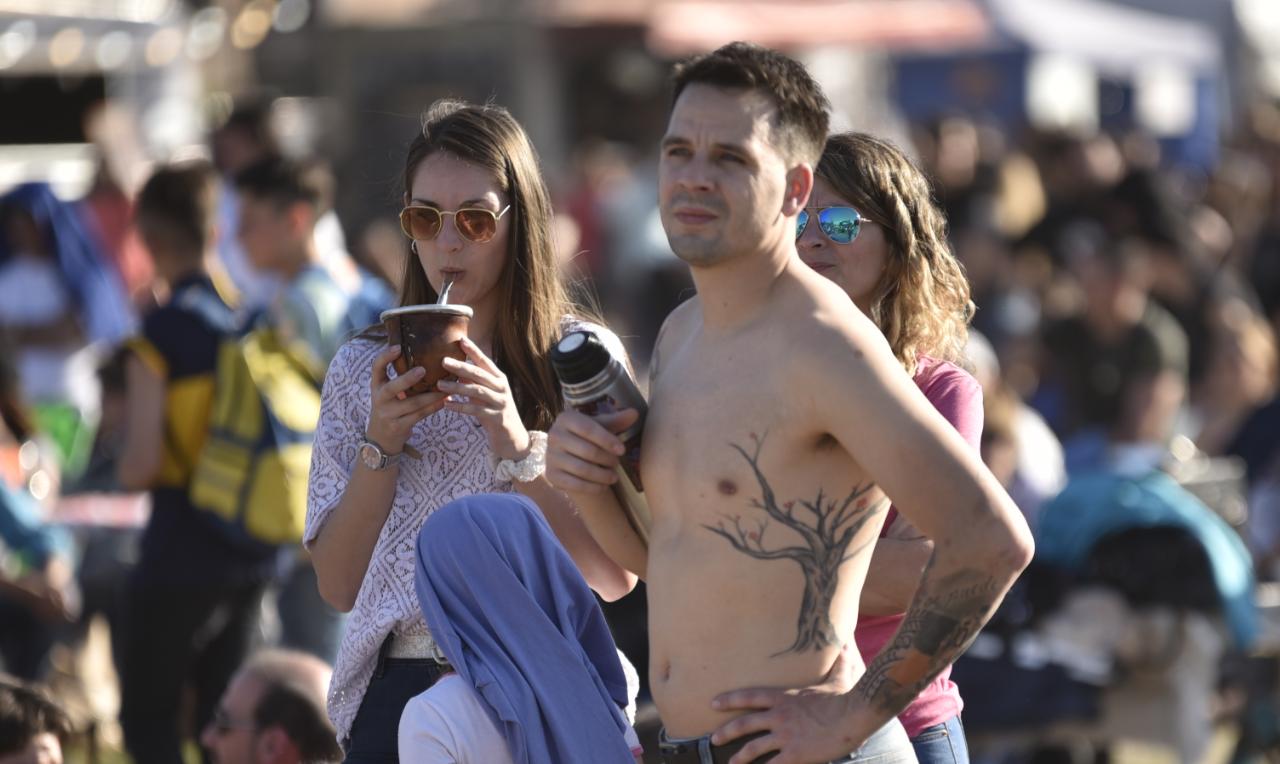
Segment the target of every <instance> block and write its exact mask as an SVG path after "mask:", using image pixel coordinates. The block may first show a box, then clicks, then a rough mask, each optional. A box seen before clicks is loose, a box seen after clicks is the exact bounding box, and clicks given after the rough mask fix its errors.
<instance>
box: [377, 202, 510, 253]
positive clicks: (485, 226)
mask: <svg viewBox="0 0 1280 764" xmlns="http://www.w3.org/2000/svg"><path fill="white" fill-rule="evenodd" d="M509 209H511V205H510V204H508V205H507V206H506V207H503V208H502V211H501V212H494V211H493V210H486V209H484V208H483V207H463V208H462V209H460V210H442V209H438V208H436V207H431V206H428V205H425V204H411V205H409V206H408V207H405V208H404V209H402V210H400V230H402V231H404V235H405V236H408V237H409V238H410V239H417V240H421V241H431V240H432V239H434V238H435V237H437V236H439V235H440V229H441V227H443V225H444V216H445V215H452V216H453V226H454V228H456V229H457V231H458V235H459V236H461V237H462V238H464V239H466V240H468V241H473V242H475V243H477V244H484V243H485V242H486V241H489V240H490V239H492V238H493V237H494V235H495V234H496V233H497V232H498V220H500V219H501V218H502V216H503V215H505V214H507V210H509Z"/></svg>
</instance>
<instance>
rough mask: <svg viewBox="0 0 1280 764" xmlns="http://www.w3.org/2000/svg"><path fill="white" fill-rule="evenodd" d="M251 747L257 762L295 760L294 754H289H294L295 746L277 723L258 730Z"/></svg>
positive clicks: (271, 762) (273, 762) (266, 763)
mask: <svg viewBox="0 0 1280 764" xmlns="http://www.w3.org/2000/svg"><path fill="white" fill-rule="evenodd" d="M253 748H254V754H255V755H256V760H257V761H258V762H259V764H275V763H276V762H284V761H289V760H290V759H291V758H293V759H294V760H296V756H295V757H290V756H289V754H290V752H293V753H295V754H296V753H297V751H296V749H297V746H295V745H294V744H293V741H292V740H290V739H289V735H288V733H286V732H285V731H284V730H283V729H282V728H281V727H280V726H279V725H275V726H271V727H267V728H265V729H261V730H258V734H257V736H256V737H255V739H254V746H253Z"/></svg>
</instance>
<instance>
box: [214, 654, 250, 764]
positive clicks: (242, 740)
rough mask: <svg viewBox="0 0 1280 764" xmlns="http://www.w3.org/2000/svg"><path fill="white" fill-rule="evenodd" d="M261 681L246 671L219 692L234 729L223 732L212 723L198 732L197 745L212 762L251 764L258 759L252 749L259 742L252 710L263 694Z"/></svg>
mask: <svg viewBox="0 0 1280 764" xmlns="http://www.w3.org/2000/svg"><path fill="white" fill-rule="evenodd" d="M262 691H263V687H262V681H261V680H260V679H258V678H257V677H254V676H250V675H247V674H240V675H237V676H236V677H235V678H234V679H233V680H232V681H231V684H229V685H228V686H227V690H226V692H225V693H223V695H222V710H223V711H225V712H226V715H227V719H228V720H229V721H230V722H231V724H232V725H233V726H234V729H229V730H226V731H225V732H223V731H220V730H218V729H216V728H215V727H214V725H213V723H212V722H210V723H209V724H208V725H206V726H205V728H204V731H203V733H202V734H201V735H200V744H201V745H203V746H204V748H205V750H206V751H208V753H209V758H210V759H212V760H213V761H214V762H215V764H250V763H251V762H254V761H257V758H256V757H255V753H256V751H255V748H256V744H257V741H258V735H257V733H256V730H254V729H253V710H254V707H255V706H257V704H258V699H259V698H261V697H262Z"/></svg>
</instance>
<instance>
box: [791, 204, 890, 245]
mask: <svg viewBox="0 0 1280 764" xmlns="http://www.w3.org/2000/svg"><path fill="white" fill-rule="evenodd" d="M809 210H817V212H818V227H819V228H821V229H822V232H823V233H824V234H826V235H827V238H828V239H830V240H832V241H834V242H835V243H837V244H848V243H849V242H851V241H853V240H854V239H856V238H858V232H859V231H861V230H862V224H863V223H874V222H876V221H874V220H872V219H871V218H869V217H867V216H865V215H863V214H862V213H860V212H858V211H857V210H855V209H854V208H852V207H822V208H817V207H806V208H805V209H803V210H800V217H798V218H796V239H799V238H800V237H801V236H802V235H804V229H805V228H806V227H807V226H808V225H809V218H810V217H812V215H811V214H810V212H809Z"/></svg>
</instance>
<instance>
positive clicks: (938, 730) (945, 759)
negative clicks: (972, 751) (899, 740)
mask: <svg viewBox="0 0 1280 764" xmlns="http://www.w3.org/2000/svg"><path fill="white" fill-rule="evenodd" d="M911 746H912V747H913V748H915V749H916V758H917V759H919V760H920V764H969V743H968V741H966V740H965V737H964V725H963V724H961V723H960V717H959V716H953V717H951V718H950V719H948V720H946V721H945V722H942V723H941V724H935V725H933V726H932V727H926V728H924V729H922V730H920V734H919V735H916V736H915V737H913V738H911Z"/></svg>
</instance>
